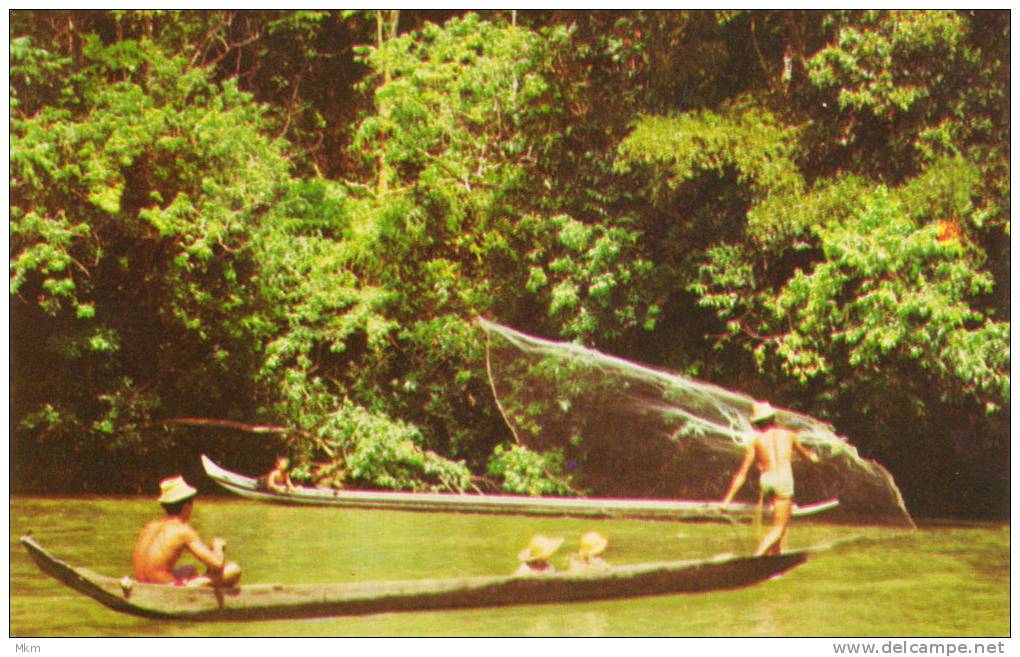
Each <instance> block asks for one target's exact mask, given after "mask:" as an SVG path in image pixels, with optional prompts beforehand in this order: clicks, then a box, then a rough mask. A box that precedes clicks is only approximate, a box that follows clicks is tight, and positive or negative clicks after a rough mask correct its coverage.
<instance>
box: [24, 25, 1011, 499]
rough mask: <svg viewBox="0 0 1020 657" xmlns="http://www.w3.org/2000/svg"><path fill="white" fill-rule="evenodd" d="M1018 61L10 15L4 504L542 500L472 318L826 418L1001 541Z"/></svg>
mask: <svg viewBox="0 0 1020 657" xmlns="http://www.w3.org/2000/svg"><path fill="white" fill-rule="evenodd" d="M1009 28H1010V20H1009V12H1008V11H631V12H609V11H597V12H596V11H541V12H530V11H529V12H526V11H489V12H481V13H468V12H452V11H451V12H435V11H407V10H405V11H382V10H379V11H269V10H264V11H261V10H260V11H229V10H216V11H13V12H11V14H10V208H11V210H10V304H11V324H10V346H11V372H10V380H11V398H10V404H11V405H10V409H11V416H10V423H11V426H10V428H11V456H12V459H11V470H12V472H11V475H12V477H11V481H12V489H13V490H15V491H22V492H53V491H74V492H151V491H152V490H153V489H154V487H155V484H154V483H153V482H154V479H155V478H156V477H159V476H165V475H167V474H172V473H174V472H176V471H178V470H181V471H184V472H185V473H186V474H187V473H194V472H195V471H196V467H197V454H198V453H200V452H205V453H208V454H210V455H213V456H214V457H223V458H224V459H225V461H226V462H228V463H230V464H232V465H237V466H238V469H242V468H241V466H248V467H249V470H251V469H255V468H259V467H265V468H268V466H269V464H270V463H271V461H272V456H273V455H274V454H275V453H277V452H287V453H290V454H291V455H292V456H293V457H294V458H295V460H296V462H297V463H298V468H297V472H296V473H295V478H296V479H302V480H305V481H320V482H323V483H330V482H332V483H336V484H339V485H351V486H362V487H382V488H404V489H458V490H459V489H471V488H478V489H482V490H497V489H501V490H507V491H513V492H526V493H563V492H566V491H569V490H570V481H569V478H568V477H567V476H566V475H565V474H564V473H563V463H562V458H559V457H558V455H557V454H556V453H537V452H533V451H530V450H528V449H526V448H524V447H522V446H520V445H516V444H514V443H513V439H512V436H511V435H510V433H509V431H508V429H507V428H506V426H505V425H504V423H503V421H502V419H501V417H500V415H499V412H498V409H497V407H496V405H495V404H494V403H493V399H492V393H491V390H490V387H489V383H488V381H487V378H486V371H485V353H484V347H485V345H484V339H483V337H482V336H481V335H480V334H479V331H478V330H477V328H476V327H475V326H474V325H473V323H472V320H473V318H475V317H476V316H479V315H480V316H485V317H487V318H490V319H492V320H495V321H498V322H501V323H503V324H506V325H509V326H512V327H514V328H516V329H519V330H522V331H525V332H528V333H533V334H537V335H541V336H544V337H547V338H550V339H557V340H566V341H577V342H580V343H583V344H585V345H588V346H592V347H594V348H597V349H600V350H602V351H606V352H610V353H613V354H615V355H619V356H622V357H625V358H630V359H633V360H637V361H641V362H644V363H649V364H653V365H655V366H658V367H662V368H667V369H672V370H675V371H680V372H683V373H685V374H689V375H693V376H696V377H698V378H701V379H705V380H708V381H712V382H714V383H717V384H720V385H723V386H725V387H729V388H732V389H737V390H741V391H743V392H746V393H749V394H752V395H755V396H758V397H761V398H767V399H769V400H771V401H772V402H773V403H776V404H778V405H783V406H787V407H790V408H795V409H798V410H801V411H804V412H806V413H808V414H810V415H813V416H816V417H820V418H823V419H825V420H827V421H830V422H832V423H833V424H835V425H836V427H838V429H839V430H840V432H841V433H845V434H847V435H849V436H850V438H851V440H852V441H853V442H854V443H855V444H856V445H858V447H859V448H860V450H861V453H862V454H863V455H866V456H869V457H872V458H876V459H878V460H879V461H880V462H881V463H883V464H884V465H886V466H887V467H888V468H889V469H890V470H891V471H892V472H893V474H894V475H895V477H896V479H897V481H898V482H899V484H900V485H901V487H902V488H903V490H904V493H905V496H906V499H907V503H908V506H909V507H910V509H911V510H912V511H913V512H914V513H915V514H944V515H987V514H1003V513H1007V512H1008V508H1009V507H1008V505H1009V502H1008V488H1009V479H1008V477H1009V447H1010V445H1009V408H1010V405H1009V401H1010V390H1009V381H1010V376H1009V364H1010V357H1009V334H1010V331H1009V327H1010V323H1009V321H1010V319H1009V317H1010V304H1009V282H1010V266H1009V257H1010V250H1009V249H1010V216H1009V213H1010V208H1009V191H1010V189H1009V175H1010V168H1009V162H1010V160H1009V155H1010V153H1009V61H1010V29H1009ZM192 478H193V479H196V480H197V479H201V477H198V476H194V477H192ZM196 483H198V482H196ZM596 492H597V491H596Z"/></svg>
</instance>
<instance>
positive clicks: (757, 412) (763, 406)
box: [751, 402, 776, 422]
mask: <svg viewBox="0 0 1020 657" xmlns="http://www.w3.org/2000/svg"><path fill="white" fill-rule="evenodd" d="M775 414H776V409H774V408H772V406H771V404H769V403H768V402H754V405H752V406H751V422H761V421H762V420H768V419H769V418H771V417H774V416H775Z"/></svg>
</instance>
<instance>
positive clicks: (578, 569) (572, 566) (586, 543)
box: [567, 531, 609, 573]
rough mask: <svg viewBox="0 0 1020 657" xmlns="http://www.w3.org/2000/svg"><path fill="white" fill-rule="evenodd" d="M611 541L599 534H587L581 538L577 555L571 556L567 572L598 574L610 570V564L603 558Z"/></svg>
mask: <svg viewBox="0 0 1020 657" xmlns="http://www.w3.org/2000/svg"><path fill="white" fill-rule="evenodd" d="M608 545H609V541H608V540H607V539H606V537H605V536H603V535H602V534H600V533H598V532H594V531H592V532H587V533H586V534H585V535H584V536H582V537H581V542H580V544H579V545H578V548H577V554H573V555H571V556H570V563H569V565H568V567H567V571H568V572H571V573H587V572H598V571H603V570H608V569H609V564H608V563H606V561H605V560H604V559H603V558H602V553H603V552H605V551H606V547H607V546H608Z"/></svg>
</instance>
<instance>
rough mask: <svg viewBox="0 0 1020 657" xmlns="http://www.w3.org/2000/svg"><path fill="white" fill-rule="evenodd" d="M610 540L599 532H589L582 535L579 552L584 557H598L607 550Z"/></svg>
mask: <svg viewBox="0 0 1020 657" xmlns="http://www.w3.org/2000/svg"><path fill="white" fill-rule="evenodd" d="M608 544H609V541H607V540H606V537H605V536H603V535H602V534H600V533H598V532H588V533H587V534H585V535H584V536H582V537H581V546H580V548H578V550H577V552H578V554H580V555H581V556H582V557H597V556H599V555H600V554H602V553H603V552H605V550H606V545H608Z"/></svg>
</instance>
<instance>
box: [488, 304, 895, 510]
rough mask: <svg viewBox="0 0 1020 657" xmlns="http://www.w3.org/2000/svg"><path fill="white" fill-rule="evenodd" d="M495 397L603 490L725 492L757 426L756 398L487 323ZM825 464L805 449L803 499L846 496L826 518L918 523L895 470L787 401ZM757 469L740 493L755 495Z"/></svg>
mask: <svg viewBox="0 0 1020 657" xmlns="http://www.w3.org/2000/svg"><path fill="white" fill-rule="evenodd" d="M478 322H479V324H480V326H481V327H482V328H483V329H484V330H485V332H486V334H487V367H488V370H489V379H490V381H491V384H492V389H493V393H494V394H495V397H496V402H497V405H498V406H499V409H500V411H501V412H502V414H503V417H504V418H505V419H506V422H507V424H508V425H509V426H510V429H511V431H512V432H513V434H514V436H515V438H516V440H517V441H518V442H519V443H521V444H523V445H525V446H527V447H529V448H531V449H534V450H539V451H545V450H550V449H559V450H561V451H562V452H563V454H564V457H565V462H566V469H567V474H570V475H572V477H573V481H574V482H575V485H577V486H579V487H580V488H582V489H584V490H586V491H588V492H590V493H591V494H593V495H596V496H599V497H640V498H658V499H683V500H719V499H721V498H722V497H723V495H725V493H726V489H727V487H728V486H729V482H730V480H731V478H732V476H733V473H734V472H735V470H736V469H737V467H738V466H739V464H740V461H741V459H742V457H743V454H744V450H745V445H746V442H745V441H746V440H747V439H748V437H749V436H750V435H751V423H750V414H751V407H752V404H753V403H754V401H755V400H754V399H753V398H751V397H749V396H747V395H743V394H740V393H736V392H733V391H730V390H726V389H724V388H721V387H719V386H715V385H711V384H708V383H704V382H701V381H697V380H694V379H691V378H688V377H685V376H681V375H678V374H673V373H669V372H665V371H661V370H656V369H652V368H648V367H644V366H642V365H639V364H636V363H632V362H629V361H626V360H623V359H620V358H615V357H613V356H609V355H606V354H602V353H600V352H598V351H595V350H592V349H586V348H584V347H581V346H579V345H575V344H570V343H558V342H551V341H548V340H543V339H540V338H536V337H532V336H528V335H525V334H523V333H520V332H518V331H514V330H513V329H510V328H507V327H505V326H502V325H499V324H496V323H493V322H489V321H487V320H484V319H479V320H478ZM776 410H777V420H778V422H779V423H780V424H782V425H784V426H787V427H789V428H790V429H792V430H794V431H796V432H797V433H798V435H799V438H800V440H801V442H802V443H804V444H805V445H807V446H808V447H810V448H811V449H813V450H814V451H815V452H816V453H818V455H819V457H820V459H821V460H820V463H818V464H812V463H810V462H807V461H806V460H804V459H799V458H795V459H794V463H793V474H794V480H795V482H796V493H795V496H794V499H795V501H796V503H798V504H800V505H806V504H812V503H815V502H822V501H826V500H830V499H833V498H836V499H839V501H840V504H839V507H838V508H837V509H835V510H833V511H831V512H829V513H827V515H826V519H830V520H831V519H839V520H845V521H849V522H855V523H865V524H883V525H899V526H913V521H912V520H911V518H910V515H909V514H908V513H907V510H906V507H905V506H904V504H903V498H902V496H901V495H900V492H899V490H898V489H897V488H896V485H895V483H894V482H893V479H892V476H891V475H890V474H889V473H888V471H886V470H885V469H884V468H883V467H882V466H881V465H879V464H878V463H875V462H874V461H870V460H866V459H863V458H861V457H860V456H859V455H858V453H857V449H856V448H855V447H854V446H853V445H851V444H850V443H849V442H847V441H846V440H845V439H843V438H841V437H839V436H837V435H836V433H835V431H834V430H833V427H832V426H831V425H829V424H826V423H824V422H821V421H819V420H816V419H814V418H811V417H808V416H806V415H803V414H800V413H796V412H794V411H789V410H784V409H779V408H777V409H776ZM757 498H758V482H757V477H753V476H749V477H748V480H747V483H746V484H745V485H744V487H743V489H742V491H741V493H740V494H738V496H737V499H738V500H744V501H756V500H757Z"/></svg>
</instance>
